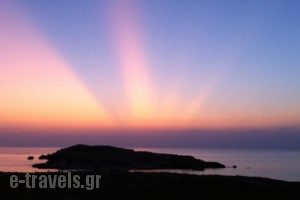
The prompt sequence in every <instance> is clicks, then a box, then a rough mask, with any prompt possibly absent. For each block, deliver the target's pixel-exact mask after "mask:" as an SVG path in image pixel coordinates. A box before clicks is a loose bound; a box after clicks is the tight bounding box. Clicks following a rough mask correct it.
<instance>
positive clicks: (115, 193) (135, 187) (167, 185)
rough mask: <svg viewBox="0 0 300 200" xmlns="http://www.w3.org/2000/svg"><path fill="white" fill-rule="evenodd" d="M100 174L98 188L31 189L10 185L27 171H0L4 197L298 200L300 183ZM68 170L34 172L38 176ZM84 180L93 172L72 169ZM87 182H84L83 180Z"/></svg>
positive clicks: (33, 199) (32, 199) (25, 199)
mask: <svg viewBox="0 0 300 200" xmlns="http://www.w3.org/2000/svg"><path fill="white" fill-rule="evenodd" d="M93 173H94V174H101V179H100V184H99V188H98V189H96V188H95V189H93V190H86V189H74V188H71V189H69V188H65V189H60V188H55V189H51V188H47V189H40V188H35V189H32V188H31V189H28V188H26V187H25V184H20V185H19V187H18V188H15V189H13V188H11V187H10V184H9V180H10V176H11V175H17V176H18V177H19V179H25V174H24V173H0V197H1V199H5V200H9V199H23V200H40V199H43V200H48V199H49V200H53V199H59V200H61V199H78V200H79V199H88V200H93V199H117V198H118V199H139V200H141V199H143V200H147V199H158V200H160V199H164V200H168V199H170V200H175V199H186V200H190V199H206V200H211V199H216V200H220V199H230V200H241V199H242V200H253V199H255V200H260V199H261V200H277V199H278V200H279V199H280V200H282V199H284V200H299V199H300V183H299V182H297V183H296V182H285V181H277V180H271V179H265V178H254V177H253V178H252V177H242V176H212V175H201V176H196V175H185V174H169V173H153V174H151V173H128V172H124V171H123V172H122V171H115V172H107V171H106V172H100V171H99V172H97V173H96V172H95V171H94V172H93ZM41 174H45V175H54V174H58V175H61V174H65V173H35V175H41ZM75 174H77V175H79V176H80V177H81V179H80V180H85V177H86V175H89V174H92V173H91V172H72V175H75ZM81 183H84V181H81Z"/></svg>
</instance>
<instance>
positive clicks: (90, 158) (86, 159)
mask: <svg viewBox="0 0 300 200" xmlns="http://www.w3.org/2000/svg"><path fill="white" fill-rule="evenodd" d="M40 159H45V160H47V162H46V163H39V164H34V165H33V167H36V168H40V169H60V170H67V169H69V170H94V171H97V170H126V171H128V170H130V169H191V170H204V169H206V168H225V166H224V165H223V164H220V163H218V162H206V161H203V160H200V159H196V158H194V157H192V156H185V155H174V154H161V153H152V152H145V151H135V150H133V149H124V148H118V147H112V146H88V145H75V146H71V147H68V148H64V149H60V150H58V151H57V152H55V153H53V154H48V155H42V156H41V157H40Z"/></svg>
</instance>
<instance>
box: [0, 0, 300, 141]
mask: <svg viewBox="0 0 300 200" xmlns="http://www.w3.org/2000/svg"><path fill="white" fill-rule="evenodd" d="M299 10H300V1H297V0H288V1H285V0H281V1H279V0H272V1H271V0H270V1H269V0H264V1H252V0H251V1H250V0H249V1H248V0H247V1H238V0H232V1H231V0H227V1H218V0H215V1H209V0H194V1H193V0H188V1H174V0H164V1H161V0H107V1H96V0H94V1H93V0H85V1H81V0H80V1H79V0H78V1H76V0H64V1H61V0H46V1H40V0H22V1H21V0H19V1H13V0H1V2H0V128H1V129H3V130H4V129H5V130H10V129H11V130H14V129H22V130H23V129H24V130H25V129H26V130H27V129H30V130H33V129H43V130H47V129H64V130H69V129H70V130H71V129H72V130H74V129H80V130H84V129H92V130H115V129H116V130H122V129H124V130H125V129H126V130H134V129H143V130H154V129H155V130H164V129H168V130H173V129H174V130H179V129H193V130H197V129H214V130H216V129H222V130H224V129H245V128H246V129H247V128H254V129H257V128H258V129H266V128H267V129H268V128H299V127H300V12H299ZM0 135H1V132H0Z"/></svg>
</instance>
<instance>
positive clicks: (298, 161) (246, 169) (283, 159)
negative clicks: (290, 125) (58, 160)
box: [0, 147, 300, 182]
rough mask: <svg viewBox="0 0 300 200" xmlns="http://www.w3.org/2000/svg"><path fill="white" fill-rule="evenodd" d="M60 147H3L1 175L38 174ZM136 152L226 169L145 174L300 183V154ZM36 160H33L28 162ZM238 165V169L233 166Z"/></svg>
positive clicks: (187, 149)
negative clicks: (183, 157) (184, 158)
mask: <svg viewBox="0 0 300 200" xmlns="http://www.w3.org/2000/svg"><path fill="white" fill-rule="evenodd" d="M58 149H60V148H59V147H47V148H41V147H30V148H24V147H0V171H2V172H39V171H49V170H39V169H36V168H33V167H32V165H33V164H35V163H41V162H43V160H39V159H38V157H39V156H40V155H42V154H48V153H53V152H55V151H57V150H58ZM134 149H135V150H136V151H151V152H157V153H170V154H177V155H191V156H194V157H195V158H198V159H202V160H205V161H216V162H219V163H222V164H224V165H226V166H227V167H226V168H225V169H206V170H204V171H194V170H168V169H167V170H150V171H149V170H145V171H144V172H170V173H185V174H197V175H212V174H215V175H234V176H236V175H240V176H251V177H265V178H272V179H277V180H285V181H297V182H300V150H269V149H268V150H246V149H195V148H191V149H190V148H134ZM28 156H33V157H34V159H33V160H28V159H27V158H28ZM234 165H236V166H237V168H233V167H232V166H234Z"/></svg>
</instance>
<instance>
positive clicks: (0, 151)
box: [0, 147, 59, 172]
mask: <svg viewBox="0 0 300 200" xmlns="http://www.w3.org/2000/svg"><path fill="white" fill-rule="evenodd" d="M58 149H59V148H57V147H54V148H18V147H17V148H13V147H1V148H0V171H2V172H37V171H38V172H42V171H46V172H47V171H56V170H48V169H46V170H45V169H36V168H33V167H31V166H32V165H33V164H35V163H42V162H44V160H39V159H38V158H39V156H40V155H42V154H48V153H53V152H55V151H56V150H58ZM28 156H34V159H33V160H28V159H27V158H28Z"/></svg>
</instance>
